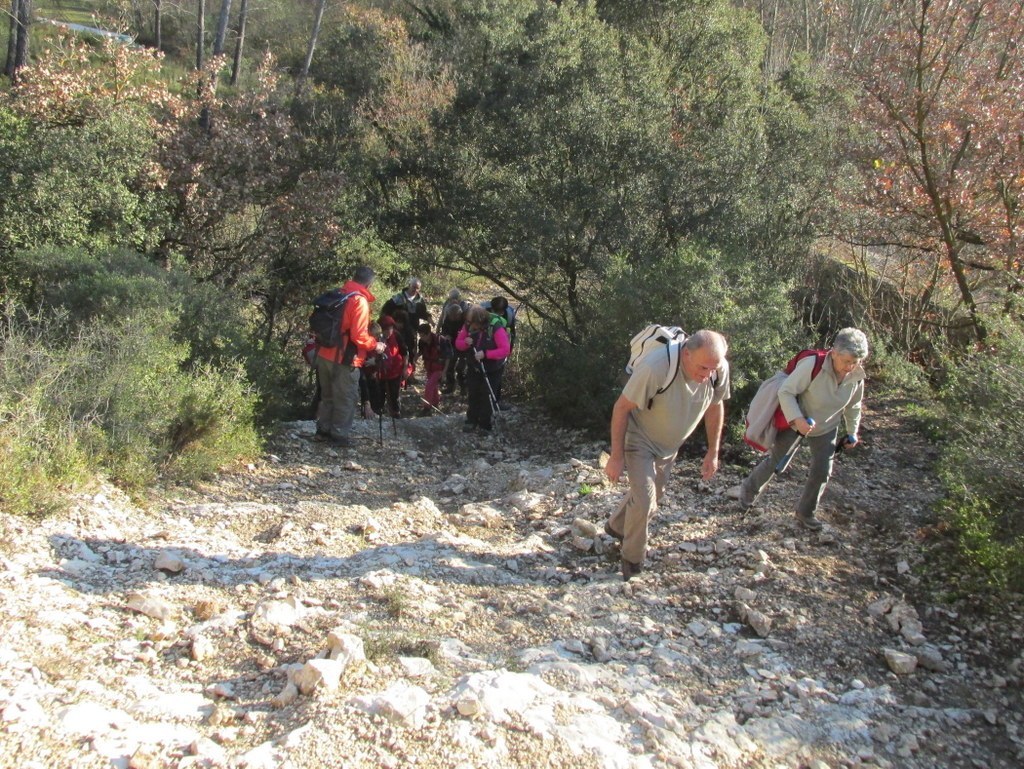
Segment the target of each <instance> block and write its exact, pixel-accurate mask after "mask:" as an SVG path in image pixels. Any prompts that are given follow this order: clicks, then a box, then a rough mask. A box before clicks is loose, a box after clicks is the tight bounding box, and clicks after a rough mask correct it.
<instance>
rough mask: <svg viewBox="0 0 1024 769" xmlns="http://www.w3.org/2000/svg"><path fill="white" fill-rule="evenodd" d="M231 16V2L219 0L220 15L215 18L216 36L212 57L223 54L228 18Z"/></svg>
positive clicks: (229, 0)
mask: <svg viewBox="0 0 1024 769" xmlns="http://www.w3.org/2000/svg"><path fill="white" fill-rule="evenodd" d="M230 16H231V0H221V2H220V15H219V16H218V17H217V36H216V37H215V38H214V39H213V55H214V56H220V55H221V54H222V53H224V39H225V38H226V37H227V35H228V18H229V17H230Z"/></svg>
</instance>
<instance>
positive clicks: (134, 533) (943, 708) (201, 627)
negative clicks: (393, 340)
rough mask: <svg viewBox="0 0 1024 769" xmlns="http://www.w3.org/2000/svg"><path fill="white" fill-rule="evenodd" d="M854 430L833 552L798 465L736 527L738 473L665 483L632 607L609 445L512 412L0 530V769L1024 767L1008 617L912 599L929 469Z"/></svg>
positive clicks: (882, 421)
mask: <svg viewBox="0 0 1024 769" xmlns="http://www.w3.org/2000/svg"><path fill="white" fill-rule="evenodd" d="M871 405H873V406H874V410H869V412H868V413H867V414H866V418H865V424H866V427H867V430H866V432H865V436H864V437H865V440H864V446H863V448H862V449H859V450H858V451H855V452H852V453H850V454H849V455H846V456H843V457H841V458H840V459H839V461H838V462H837V467H836V472H835V475H834V479H833V482H832V483H831V485H830V487H829V491H828V493H827V496H826V499H825V503H824V506H823V511H822V517H823V519H824V520H826V521H827V522H828V524H829V525H828V526H826V528H825V530H824V531H823V532H821V533H818V534H808V533H807V532H805V531H803V530H800V529H798V528H797V527H796V525H795V522H794V521H793V520H792V517H791V512H790V511H791V509H792V508H791V505H792V504H793V502H794V500H795V498H796V494H797V488H798V486H797V482H798V481H799V480H802V478H803V474H804V470H805V467H806V465H805V464H803V459H804V458H803V457H798V458H797V460H796V461H795V462H794V467H793V468H792V469H791V471H790V473H789V474H788V475H787V476H786V477H784V478H782V479H780V480H779V481H778V482H776V483H775V484H774V485H773V486H772V487H771V489H770V490H769V491H768V492H767V494H766V500H765V501H764V502H763V503H762V504H761V506H760V511H759V512H758V514H747V515H743V514H742V513H741V512H740V511H739V509H738V508H737V507H736V505H735V503H733V502H731V501H730V500H728V499H727V498H726V497H725V495H724V491H725V489H726V488H728V487H729V486H730V485H732V484H734V483H737V482H738V481H739V480H740V478H741V477H742V476H743V474H745V472H746V470H747V469H748V467H749V463H750V461H752V457H751V456H750V455H749V454H748V453H745V452H740V451H736V453H735V455H734V457H733V461H734V464H728V463H725V464H724V466H723V469H722V471H721V472H720V474H719V476H718V477H717V478H715V479H714V480H713V481H712V482H711V483H709V484H704V483H702V482H700V481H699V474H698V468H699V463H700V458H699V456H696V455H693V456H689V455H686V456H682V457H681V458H680V460H679V462H678V463H677V466H676V468H675V470H674V473H673V478H672V482H671V484H670V487H669V491H668V496H667V499H666V500H665V503H664V505H663V507H662V509H661V511H660V513H659V517H658V519H657V520H656V522H655V523H654V525H653V528H652V537H651V544H652V546H653V548H654V549H653V551H652V552H651V555H650V558H649V561H648V564H647V568H646V570H645V571H644V573H643V574H641V575H640V576H638V577H636V578H634V579H633V580H631V581H630V582H628V583H624V582H623V581H622V580H621V577H620V576H619V573H618V557H617V551H616V549H615V546H614V542H613V541H612V540H610V539H609V538H608V537H606V536H605V535H604V534H603V523H604V520H605V519H606V517H607V515H608V513H609V511H610V510H611V509H612V508H613V506H614V505H615V504H617V502H618V500H619V498H620V495H621V494H622V493H623V491H624V489H625V486H624V485H616V486H613V485H611V484H608V483H606V482H604V481H603V475H602V473H601V470H600V456H601V452H602V449H604V448H605V447H604V445H603V444H602V443H600V442H598V443H595V442H588V441H587V440H585V439H584V438H582V437H581V436H579V435H577V434H574V433H572V432H570V431H566V430H560V429H555V428H552V427H550V426H548V425H546V424H545V423H544V422H543V420H541V419H540V418H539V417H538V416H537V415H536V414H535V413H533V412H532V410H531V409H530V408H529V407H528V406H522V407H520V408H517V409H514V410H512V411H511V412H507V413H504V414H503V415H502V418H501V420H500V424H499V430H498V433H497V434H496V435H493V436H487V437H484V436H482V435H480V434H470V435H466V434H464V433H463V432H462V430H461V428H462V424H463V422H462V417H461V415H460V414H455V413H453V414H449V415H441V414H435V415H434V416H430V417H422V418H416V419H404V420H399V421H398V422H397V423H395V424H394V425H392V424H391V422H390V421H388V422H385V423H383V425H381V424H379V423H378V422H377V421H376V420H358V421H357V426H356V438H357V441H356V447H355V448H354V449H348V450H340V449H331V448H328V447H325V446H323V445H319V444H314V443H312V442H310V441H309V440H308V437H309V436H310V435H311V434H312V432H313V423H312V422H297V423H291V424H288V425H284V426H282V428H281V429H280V431H279V433H278V434H277V435H276V436H275V438H274V439H273V441H272V442H271V444H270V446H269V450H268V453H267V454H266V455H265V456H264V457H263V458H262V459H261V461H259V462H258V463H255V464H253V465H250V466H249V467H247V468H242V469H240V470H239V471H238V472H234V473H229V474H225V475H222V476H220V477H219V478H217V479H216V480H215V481H212V482H211V483H209V484H208V485H206V486H204V487H202V488H193V489H185V488H178V489H169V490H165V491H164V492H162V493H161V494H160V495H158V496H156V497H154V498H152V499H150V500H148V501H147V502H146V503H145V504H141V503H133V502H132V501H131V500H129V499H127V498H125V497H124V496H123V495H121V494H120V493H118V492H117V491H116V490H114V489H112V488H107V487H105V488H102V489H96V490H94V491H93V492H92V493H90V494H89V495H83V496H81V497H78V498H76V499H75V500H74V503H73V505H72V506H71V509H70V510H69V511H68V512H67V513H65V514H61V515H58V516H54V517H52V518H48V519H46V520H42V521H36V520H26V519H17V518H12V517H10V516H2V517H0V524H2V527H3V528H2V541H0V588H2V591H0V601H2V604H3V611H2V613H0V629H2V635H0V717H2V718H0V765H2V766H5V767H18V769H26V768H37V769H44V768H45V769H51V768H53V767H76V768H79V767H111V766H113V767H132V768H133V769H157V768H158V767H194V766H201V767H206V766H209V767H249V768H250V769H257V768H263V767H295V768H302V769H305V768H307V767H308V768H310V769H311V768H312V767H324V766H327V767H424V768H426V769H440V768H441V767H452V768H453V769H454V768H459V769H469V768H473V767H531V768H532V767H615V768H620V767H621V768H622V769H626V768H627V767H628V768H630V769H632V768H634V767H635V768H641V767H693V768H694V769H713V768H717V769H726V768H729V769H731V768H734V767H758V768H760V767H765V768H768V767H771V768H775V767H809V768H810V767H813V769H824V768H825V767H832V768H833V769H835V768H836V767H855V766H857V767H859V766H864V767H876V766H877V767H908V768H911V769H918V768H920V769H924V768H925V767H929V768H930V767H993V768H997V767H1018V766H1021V765H1022V763H1024V708H1022V694H1021V689H1022V686H1021V684H1022V677H1024V669H1022V668H1024V658H1022V656H1021V655H1022V651H1021V639H1022V635H1024V623H1022V617H1024V610H1022V601H1021V598H1020V596H1012V597H1009V598H1008V599H1007V601H1006V603H1005V605H1004V606H1003V607H1001V608H1000V610H999V611H997V612H996V613H994V614H993V613H988V614H976V613H974V611H973V609H972V607H970V606H969V605H961V604H943V603H939V602H938V600H937V599H934V598H931V597H930V596H929V594H928V593H927V592H926V591H925V590H924V584H923V579H922V578H923V577H924V576H925V575H924V570H925V566H924V564H923V562H922V559H921V549H922V542H921V537H920V535H921V533H922V532H927V531H928V530H929V527H930V526H931V524H932V522H933V514H932V512H931V509H932V504H933V502H934V500H935V498H936V495H937V494H938V484H937V482H936V481H935V480H934V478H933V476H932V475H931V473H930V463H931V460H932V458H933V451H932V449H931V447H930V446H929V445H928V444H927V442H926V441H925V440H924V439H923V438H921V437H920V436H917V435H916V434H914V433H912V432H911V431H909V430H908V429H906V428H905V427H903V426H902V425H901V424H900V421H899V418H898V411H897V410H896V409H894V408H891V407H890V406H889V405H887V404H879V403H874V404H869V406H871ZM382 428H383V429H382ZM381 433H383V441H381Z"/></svg>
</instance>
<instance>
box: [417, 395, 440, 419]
mask: <svg viewBox="0 0 1024 769" xmlns="http://www.w3.org/2000/svg"><path fill="white" fill-rule="evenodd" d="M420 401H422V402H423V403H425V404H427V405H428V406H430V408H432V409H433V410H434V411H436V412H437V413H438V414H440V415H441V416H444V412H443V411H441V409H439V408H438V407H437V406H435V405H434V404H433V403H431V402H430V401H428V400H427V399H426V398H424V397H423V396H422V395H421V396H420Z"/></svg>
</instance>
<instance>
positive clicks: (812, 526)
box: [796, 515, 825, 531]
mask: <svg viewBox="0 0 1024 769" xmlns="http://www.w3.org/2000/svg"><path fill="white" fill-rule="evenodd" d="M796 522H797V523H799V524H800V525H801V526H803V527H804V528H805V529H809V530H811V531H821V528H822V527H823V526H824V525H825V524H823V523H822V522H821V519H820V518H815V517H814V516H813V515H808V516H803V515H797V517H796Z"/></svg>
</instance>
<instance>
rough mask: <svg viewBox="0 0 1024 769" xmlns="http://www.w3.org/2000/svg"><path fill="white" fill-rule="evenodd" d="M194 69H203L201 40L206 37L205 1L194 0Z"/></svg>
mask: <svg viewBox="0 0 1024 769" xmlns="http://www.w3.org/2000/svg"><path fill="white" fill-rule="evenodd" d="M196 5H197V6H198V8H197V10H196V69H202V68H203V39H204V38H205V37H206V0H196Z"/></svg>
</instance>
